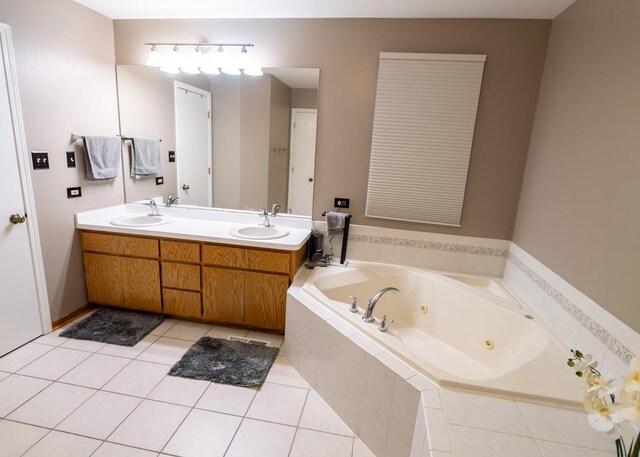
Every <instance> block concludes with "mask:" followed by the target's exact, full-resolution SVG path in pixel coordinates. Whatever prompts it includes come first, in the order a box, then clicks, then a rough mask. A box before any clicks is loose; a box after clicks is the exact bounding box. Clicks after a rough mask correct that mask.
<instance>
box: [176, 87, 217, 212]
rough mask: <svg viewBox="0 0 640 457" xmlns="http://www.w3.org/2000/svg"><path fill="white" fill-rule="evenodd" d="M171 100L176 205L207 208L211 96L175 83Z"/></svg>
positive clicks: (210, 185) (210, 182) (208, 203)
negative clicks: (177, 200)
mask: <svg viewBox="0 0 640 457" xmlns="http://www.w3.org/2000/svg"><path fill="white" fill-rule="evenodd" d="M175 101H176V163H177V175H178V196H179V197H180V200H179V203H180V204H182V205H198V206H211V205H212V199H213V195H212V191H211V188H212V181H211V119H210V112H211V93H210V92H207V91H206V90H202V89H199V88H197V87H193V86H190V85H188V84H185V83H182V82H179V81H176V82H175Z"/></svg>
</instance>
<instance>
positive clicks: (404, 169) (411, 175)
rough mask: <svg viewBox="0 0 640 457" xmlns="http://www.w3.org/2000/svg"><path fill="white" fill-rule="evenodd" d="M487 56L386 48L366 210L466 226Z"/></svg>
mask: <svg viewBox="0 0 640 457" xmlns="http://www.w3.org/2000/svg"><path fill="white" fill-rule="evenodd" d="M485 59H486V56H484V55H462V54H406V53H384V52H383V53H380V66H379V70H378V89H377V93H376V107H375V116H374V121H373V138H372V143H371V162H370V165H369V186H368V191H367V207H366V215H367V216H369V217H377V218H383V219H398V220H405V221H413V222H425V223H430V224H441V225H453V226H459V225H460V219H461V215H462V204H463V201H464V193H465V187H466V182H467V171H468V168H469V158H470V155H471V144H472V142H473V132H474V128H475V122H476V113H477V109H478V99H479V97H480V86H481V84H482V74H483V71H484V62H485Z"/></svg>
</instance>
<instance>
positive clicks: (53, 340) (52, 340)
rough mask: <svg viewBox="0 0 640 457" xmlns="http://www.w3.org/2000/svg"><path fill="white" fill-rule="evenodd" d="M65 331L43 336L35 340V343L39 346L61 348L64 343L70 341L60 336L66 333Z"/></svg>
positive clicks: (60, 329)
mask: <svg viewBox="0 0 640 457" xmlns="http://www.w3.org/2000/svg"><path fill="white" fill-rule="evenodd" d="M64 330H65V329H64V328H59V329H58V330H54V331H53V332H51V333H47V334H46V335H42V336H41V337H40V338H37V339H35V340H33V342H34V343H38V344H46V345H48V346H60V345H61V344H62V343H64V342H66V341H67V340H68V338H62V337H61V336H60V333H62V332H64Z"/></svg>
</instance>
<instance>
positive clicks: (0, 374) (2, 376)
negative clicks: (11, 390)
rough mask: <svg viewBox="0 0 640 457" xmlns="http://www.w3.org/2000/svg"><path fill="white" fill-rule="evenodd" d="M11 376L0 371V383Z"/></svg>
mask: <svg viewBox="0 0 640 457" xmlns="http://www.w3.org/2000/svg"><path fill="white" fill-rule="evenodd" d="M9 376H11V373H5V372H4V371H0V381H2V380H3V379H6V378H8V377H9Z"/></svg>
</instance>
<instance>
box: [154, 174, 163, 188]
mask: <svg viewBox="0 0 640 457" xmlns="http://www.w3.org/2000/svg"><path fill="white" fill-rule="evenodd" d="M161 184H164V178H163V177H162V176H156V186H159V185H161Z"/></svg>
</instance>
